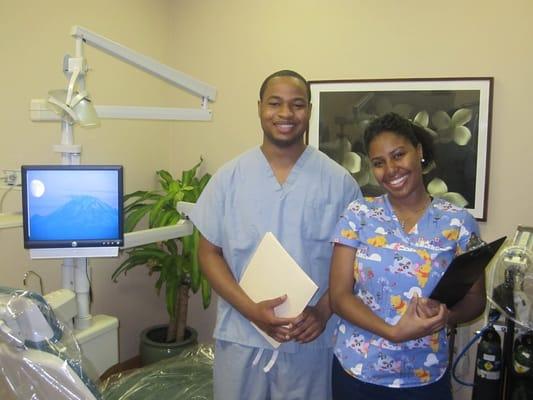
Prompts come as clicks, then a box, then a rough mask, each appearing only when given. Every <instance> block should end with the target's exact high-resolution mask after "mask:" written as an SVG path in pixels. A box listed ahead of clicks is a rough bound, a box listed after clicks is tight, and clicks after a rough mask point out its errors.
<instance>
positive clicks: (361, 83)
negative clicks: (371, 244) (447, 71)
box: [306, 77, 493, 221]
mask: <svg viewBox="0 0 533 400" xmlns="http://www.w3.org/2000/svg"><path fill="white" fill-rule="evenodd" d="M309 85H310V89H311V103H312V105H313V111H312V113H311V119H310V123H309V130H308V133H307V137H306V140H307V143H308V144H309V145H311V146H314V147H316V148H318V149H319V150H321V151H323V152H324V153H326V154H327V155H328V156H330V157H331V158H332V159H333V160H335V161H337V162H338V163H339V164H341V165H343V166H344V167H345V168H346V169H348V170H349V171H350V172H351V173H352V175H353V176H354V177H355V179H356V180H357V181H358V183H359V185H360V186H361V189H362V191H363V194H364V195H368V196H375V195H379V194H381V193H383V190H382V189H381V188H380V187H379V185H378V184H377V182H376V181H375V178H374V177H373V174H372V172H371V168H370V162H369V160H368V157H366V155H365V151H364V148H363V147H364V145H363V133H364V129H365V128H366V126H368V124H369V123H370V121H372V119H374V118H376V117H379V116H381V115H383V114H385V113H387V112H396V113H398V114H400V115H402V116H403V117H405V118H407V119H409V120H411V121H412V122H413V123H415V124H417V125H418V126H420V127H422V128H424V129H425V130H426V131H427V132H428V134H429V136H430V137H431V138H433V143H434V150H435V160H434V163H432V164H431V165H430V166H429V167H428V168H425V170H424V181H425V185H426V188H427V190H428V192H429V193H430V195H432V196H434V197H442V198H445V199H446V200H448V201H450V202H452V203H454V204H457V205H460V206H463V207H465V208H466V209H468V211H470V213H471V214H472V215H473V216H474V217H475V218H476V219H477V220H480V221H486V218H487V195H488V176H489V155H490V130H491V118H492V92H493V78H492V77H475V78H414V79H371V80H330V81H310V82H309Z"/></svg>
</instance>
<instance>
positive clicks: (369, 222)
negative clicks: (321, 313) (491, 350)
mask: <svg viewBox="0 0 533 400" xmlns="http://www.w3.org/2000/svg"><path fill="white" fill-rule="evenodd" d="M472 235H478V227H477V224H476V222H475V220H474V219H473V218H472V216H471V215H470V214H468V213H467V212H466V211H465V210H464V209H461V208H458V207H456V206H454V205H452V204H450V203H448V202H446V201H444V200H441V199H434V200H433V201H432V203H431V205H430V206H429V208H428V210H426V213H425V214H424V215H423V216H422V218H421V219H420V220H419V222H418V223H417V224H416V225H415V226H414V227H413V229H412V230H411V231H410V232H409V233H405V232H403V230H402V229H401V227H400V224H399V221H398V219H397V218H396V216H395V215H394V212H393V210H392V207H391V206H390V203H389V202H388V199H387V196H380V197H376V198H365V199H364V200H360V201H354V202H352V203H351V204H350V205H349V206H348V207H347V209H346V211H345V213H344V215H343V216H342V218H341V219H340V221H339V223H338V224H337V228H336V234H335V236H334V238H333V242H335V243H341V244H343V245H347V246H351V247H354V248H356V260H355V262H354V277H355V286H354V293H355V294H356V296H358V297H359V298H360V299H361V300H362V301H363V303H364V304H366V305H367V306H368V307H369V308H370V309H371V310H372V311H373V312H374V313H376V314H377V315H378V316H379V317H381V318H382V319H383V320H385V321H386V322H387V323H389V324H396V323H397V322H398V321H399V319H400V318H401V316H402V315H403V314H404V313H405V310H406V309H407V306H408V304H409V302H410V301H411V298H412V297H413V296H414V295H417V296H424V297H427V296H428V295H429V293H431V291H432V290H433V288H434V287H435V285H436V284H437V282H438V280H439V279H440V277H441V276H442V274H443V273H444V272H445V270H446V268H447V266H448V265H449V263H450V261H451V260H452V259H453V257H454V256H455V255H456V254H457V253H460V252H462V251H464V250H465V248H466V244H467V242H468V240H469V238H470V237H471V236H472ZM335 335H336V346H335V355H336V356H337V358H338V359H339V361H340V363H341V365H343V367H344V369H345V370H346V371H347V372H348V373H349V374H351V375H352V376H355V377H357V378H358V379H361V380H363V381H365V382H369V383H374V384H379V385H384V386H390V387H413V386H419V385H421V384H427V383H430V382H434V381H435V380H437V379H439V378H440V376H442V374H443V373H444V371H445V369H446V366H447V362H448V360H447V357H448V355H447V346H448V345H447V341H446V335H445V333H444V332H443V331H442V332H437V333H435V334H433V335H430V336H426V337H422V338H419V339H416V340H410V341H408V342H405V343H391V342H389V341H387V340H386V339H384V338H381V337H378V336H376V335H375V334H373V333H371V332H368V331H366V330H364V329H362V328H359V327H357V326H354V325H352V324H350V323H349V322H347V321H344V320H340V321H339V323H338V325H337V329H336V333H335Z"/></svg>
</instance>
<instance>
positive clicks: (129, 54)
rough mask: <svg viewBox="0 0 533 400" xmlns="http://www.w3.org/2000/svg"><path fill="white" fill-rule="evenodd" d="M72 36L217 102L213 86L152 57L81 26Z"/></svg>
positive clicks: (72, 32) (74, 28)
mask: <svg viewBox="0 0 533 400" xmlns="http://www.w3.org/2000/svg"><path fill="white" fill-rule="evenodd" d="M71 35H72V36H74V37H75V38H80V39H83V41H84V42H85V43H87V44H88V45H90V46H92V47H95V48H97V49H99V50H102V51H104V52H105V53H107V54H109V55H111V56H113V57H115V58H118V59H119V60H122V61H124V62H126V63H128V64H130V65H132V66H134V67H135V68H138V69H141V70H143V71H145V72H148V73H149V74H151V75H154V76H156V77H158V78H160V79H162V80H164V81H166V82H168V83H170V84H172V85H174V86H177V87H179V88H182V89H184V90H186V91H188V92H190V93H191V94H194V95H196V96H199V97H202V98H204V97H205V98H207V99H208V100H209V101H215V97H216V89H215V88H214V87H213V86H210V85H208V84H206V83H203V82H201V81H199V80H197V79H194V78H192V77H190V76H188V75H186V74H184V73H183V72H180V71H178V70H176V69H174V68H171V67H168V66H166V65H164V64H161V63H160V62H158V61H156V60H154V59H152V58H150V57H147V56H145V55H143V54H140V53H137V52H135V51H133V50H131V49H129V48H127V47H125V46H123V45H121V44H119V43H116V42H114V41H112V40H109V39H107V38H105V37H103V36H100V35H98V34H96V33H93V32H91V31H89V30H87V29H85V28H82V27H80V26H74V27H73V28H72V31H71Z"/></svg>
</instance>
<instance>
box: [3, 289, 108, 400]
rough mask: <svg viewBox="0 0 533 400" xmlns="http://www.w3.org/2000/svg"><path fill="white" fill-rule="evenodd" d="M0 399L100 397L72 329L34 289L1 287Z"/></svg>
mask: <svg viewBox="0 0 533 400" xmlns="http://www.w3.org/2000/svg"><path fill="white" fill-rule="evenodd" d="M0 372H1V374H0V398H2V399H32V400H41V399H42V400H45V399H58V400H59V399H61V400H63V399H64V400H78V399H80V400H81V399H83V400H100V399H102V396H101V394H100V392H99V390H98V388H97V386H96V385H95V383H94V382H95V380H93V379H92V378H91V377H89V375H88V374H87V371H85V370H84V368H83V363H82V357H81V352H80V349H79V346H78V344H77V341H76V340H75V339H74V335H73V334H72V332H71V331H70V330H69V329H67V328H66V327H65V326H64V325H63V324H61V322H59V321H58V320H57V318H56V317H55V315H54V313H53V311H52V310H51V309H50V307H49V306H48V304H47V303H46V301H45V300H44V299H43V298H42V297H41V296H39V295H37V294H36V293H32V292H28V291H22V290H13V289H9V288H0Z"/></svg>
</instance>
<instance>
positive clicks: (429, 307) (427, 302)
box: [416, 297, 440, 318]
mask: <svg viewBox="0 0 533 400" xmlns="http://www.w3.org/2000/svg"><path fill="white" fill-rule="evenodd" d="M439 311H440V302H439V301H437V300H433V299H429V298H427V297H419V298H418V301H417V303H416V314H417V315H418V316H419V317H421V318H431V317H434V316H435V315H437V314H438V313H439Z"/></svg>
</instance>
